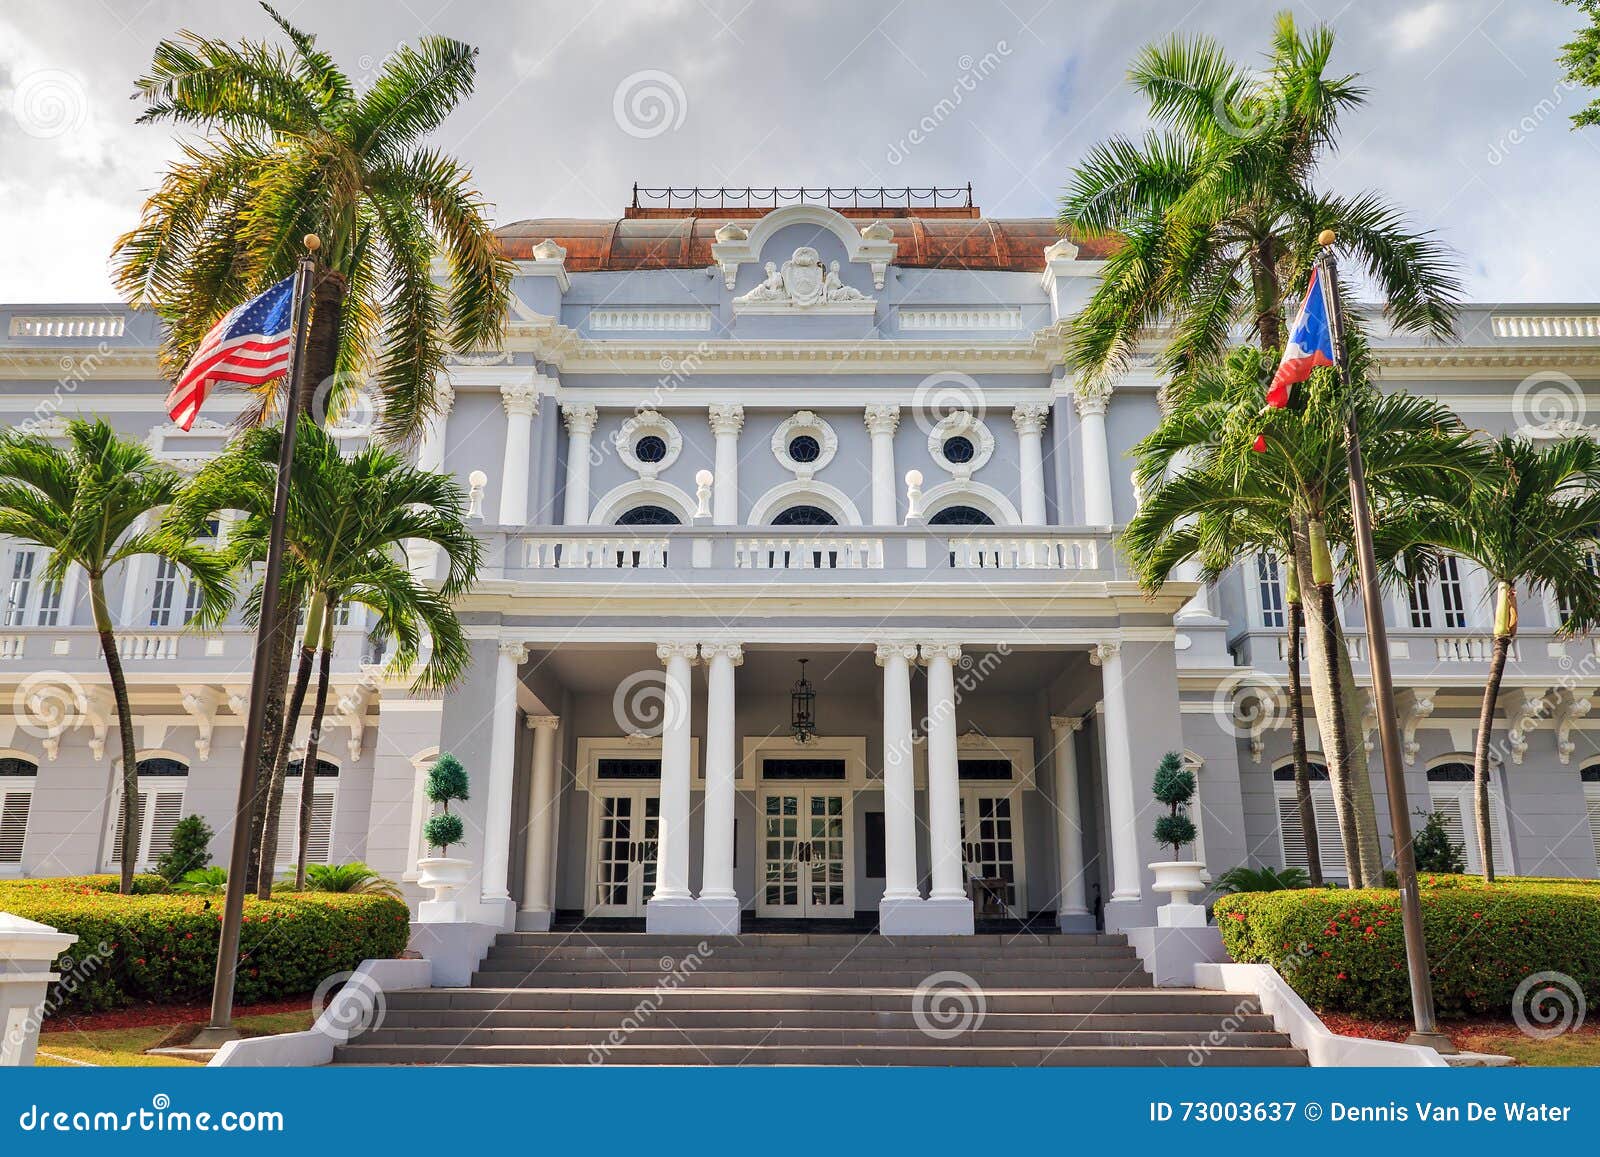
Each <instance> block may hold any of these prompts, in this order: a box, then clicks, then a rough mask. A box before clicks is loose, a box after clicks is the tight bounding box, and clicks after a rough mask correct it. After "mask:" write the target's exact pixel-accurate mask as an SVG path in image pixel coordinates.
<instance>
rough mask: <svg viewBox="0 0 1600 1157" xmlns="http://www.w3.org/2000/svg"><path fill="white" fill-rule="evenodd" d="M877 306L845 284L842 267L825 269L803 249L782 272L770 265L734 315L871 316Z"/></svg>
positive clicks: (813, 254)
mask: <svg viewBox="0 0 1600 1157" xmlns="http://www.w3.org/2000/svg"><path fill="white" fill-rule="evenodd" d="M876 304H877V303H876V302H875V301H874V300H873V299H872V298H870V297H868V296H867V295H866V294H864V293H862V292H861V291H860V290H859V289H856V288H854V287H853V286H849V285H846V284H844V282H843V281H842V280H841V279H840V277H839V263H838V262H837V261H832V262H829V263H828V265H827V267H826V268H824V267H823V264H822V259H821V257H819V256H818V254H817V251H816V250H815V249H813V248H812V247H811V246H809V245H802V246H800V248H798V249H796V250H795V251H794V255H793V256H792V257H790V258H789V260H787V261H785V262H784V263H783V266H782V268H779V266H778V264H777V262H775V261H769V262H767V265H766V276H765V277H764V278H762V280H761V283H760V284H759V285H757V286H756V287H755V288H754V289H752V290H750V292H749V293H746V294H744V295H743V296H740V297H736V298H734V299H733V309H734V312H735V313H788V312H790V311H801V310H803V311H805V312H808V313H868V314H870V313H871V312H872V310H873V307H874V306H875V305H876Z"/></svg>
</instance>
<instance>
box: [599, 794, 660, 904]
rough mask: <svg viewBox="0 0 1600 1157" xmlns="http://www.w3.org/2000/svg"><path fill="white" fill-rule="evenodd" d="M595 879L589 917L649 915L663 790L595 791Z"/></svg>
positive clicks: (654, 880) (654, 878)
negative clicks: (647, 903)
mask: <svg viewBox="0 0 1600 1157" xmlns="http://www.w3.org/2000/svg"><path fill="white" fill-rule="evenodd" d="M590 798H591V799H592V801H593V802H592V804H591V805H590V807H591V810H590V816H589V881H588V892H587V901H586V905H585V913H586V914H587V915H590V916H643V915H644V911H645V909H644V906H645V902H646V901H647V900H649V899H650V897H651V895H652V894H654V892H655V890H656V851H657V845H658V843H659V841H660V839H661V791H660V789H659V787H657V786H656V785H654V784H652V785H650V786H648V787H644V786H637V787H616V786H612V785H601V786H599V787H598V788H597V789H596V790H595V791H594V792H592V793H591V796H590Z"/></svg>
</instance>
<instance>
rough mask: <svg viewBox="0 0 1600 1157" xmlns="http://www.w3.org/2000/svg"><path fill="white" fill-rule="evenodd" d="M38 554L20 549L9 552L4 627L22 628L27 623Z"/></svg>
mask: <svg viewBox="0 0 1600 1157" xmlns="http://www.w3.org/2000/svg"><path fill="white" fill-rule="evenodd" d="M38 558H39V555H38V552H37V551H34V550H27V549H20V550H14V551H12V552H11V573H10V574H9V575H7V576H6V577H7V578H8V579H9V580H10V581H9V584H8V585H7V587H6V609H5V625H6V626H8V627H23V626H26V625H27V622H28V598H29V596H30V595H31V593H32V591H33V568H34V564H35V563H36V562H38Z"/></svg>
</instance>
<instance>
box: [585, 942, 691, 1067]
mask: <svg viewBox="0 0 1600 1157" xmlns="http://www.w3.org/2000/svg"><path fill="white" fill-rule="evenodd" d="M712 955H713V951H712V948H711V945H709V944H707V943H706V942H705V941H704V940H702V941H700V942H699V943H698V944H696V945H695V946H694V950H693V951H692V952H689V953H688V954H686V955H685V956H683V957H682V958H674V957H671V956H663V957H662V958H661V959H660V960H658V961H657V962H656V963H657V966H658V967H659V968H660V969H661V974H660V975H659V976H657V977H656V982H655V985H654V986H653V987H652V988H651V989H650V992H649V993H648V994H647V995H646V996H644V997H643V998H642V999H641V1000H640V1001H639V1003H638V1004H636V1005H634V1006H633V1008H632V1010H630V1011H629V1012H628V1013H627V1015H625V1016H624V1017H623V1018H622V1021H621V1023H619V1024H618V1025H617V1027H616V1028H614V1029H612V1030H611V1031H610V1032H609V1033H607V1034H606V1038H605V1039H604V1040H603V1041H601V1042H600V1043H599V1044H597V1045H593V1046H591V1047H590V1049H589V1063H590V1064H591V1065H603V1064H605V1063H606V1061H607V1060H608V1059H610V1056H611V1050H612V1049H614V1048H617V1047H618V1046H620V1045H624V1044H626V1043H627V1042H628V1038H629V1037H631V1036H632V1035H633V1034H634V1033H636V1032H638V1031H639V1030H640V1029H642V1028H647V1027H649V1025H650V1022H651V1021H653V1020H654V1019H655V1015H656V1013H657V1012H659V1011H660V1009H661V1006H662V1005H663V1004H665V1003H666V998H667V996H668V994H669V993H673V992H676V991H677V990H678V989H680V988H682V987H683V985H684V982H685V981H687V980H688V979H689V977H690V976H692V975H694V974H695V973H696V972H699V971H700V969H701V967H702V966H704V964H705V962H706V961H707V960H709V959H710V958H711V956H712Z"/></svg>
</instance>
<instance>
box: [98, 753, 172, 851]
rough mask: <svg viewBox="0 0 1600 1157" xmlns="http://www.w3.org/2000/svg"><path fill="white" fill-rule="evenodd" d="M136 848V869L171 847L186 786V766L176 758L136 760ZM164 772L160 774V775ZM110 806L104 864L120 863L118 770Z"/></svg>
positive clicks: (120, 824)
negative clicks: (137, 821) (140, 771)
mask: <svg viewBox="0 0 1600 1157" xmlns="http://www.w3.org/2000/svg"><path fill="white" fill-rule="evenodd" d="M139 767H140V768H141V769H148V770H144V771H142V773H141V774H140V776H139V809H138V811H139V847H138V852H137V855H138V858H137V860H135V862H134V867H135V868H137V869H140V870H144V869H147V868H149V867H151V866H152V865H153V864H154V863H155V862H156V860H157V859H158V858H159V857H161V856H162V855H163V854H165V853H166V852H167V851H168V850H169V849H170V848H171V847H172V829H173V828H175V827H177V826H178V821H179V820H181V819H182V818H183V801H184V793H185V792H186V790H187V789H188V786H189V783H188V779H187V775H188V771H189V769H188V767H187V766H185V765H184V764H183V763H181V762H180V761H178V760H176V759H171V758H168V757H166V756H155V757H151V758H149V759H142V760H140V761H139ZM163 773H164V774H163ZM111 806H112V808H113V809H114V813H115V814H114V820H113V826H112V828H111V833H110V839H109V840H108V841H107V847H106V857H105V862H106V865H107V866H108V867H110V866H112V865H115V866H118V867H120V866H121V864H122V844H123V830H122V819H123V817H122V781H121V773H120V771H119V773H118V780H117V787H116V791H115V792H114V793H113V798H112V801H111Z"/></svg>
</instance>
